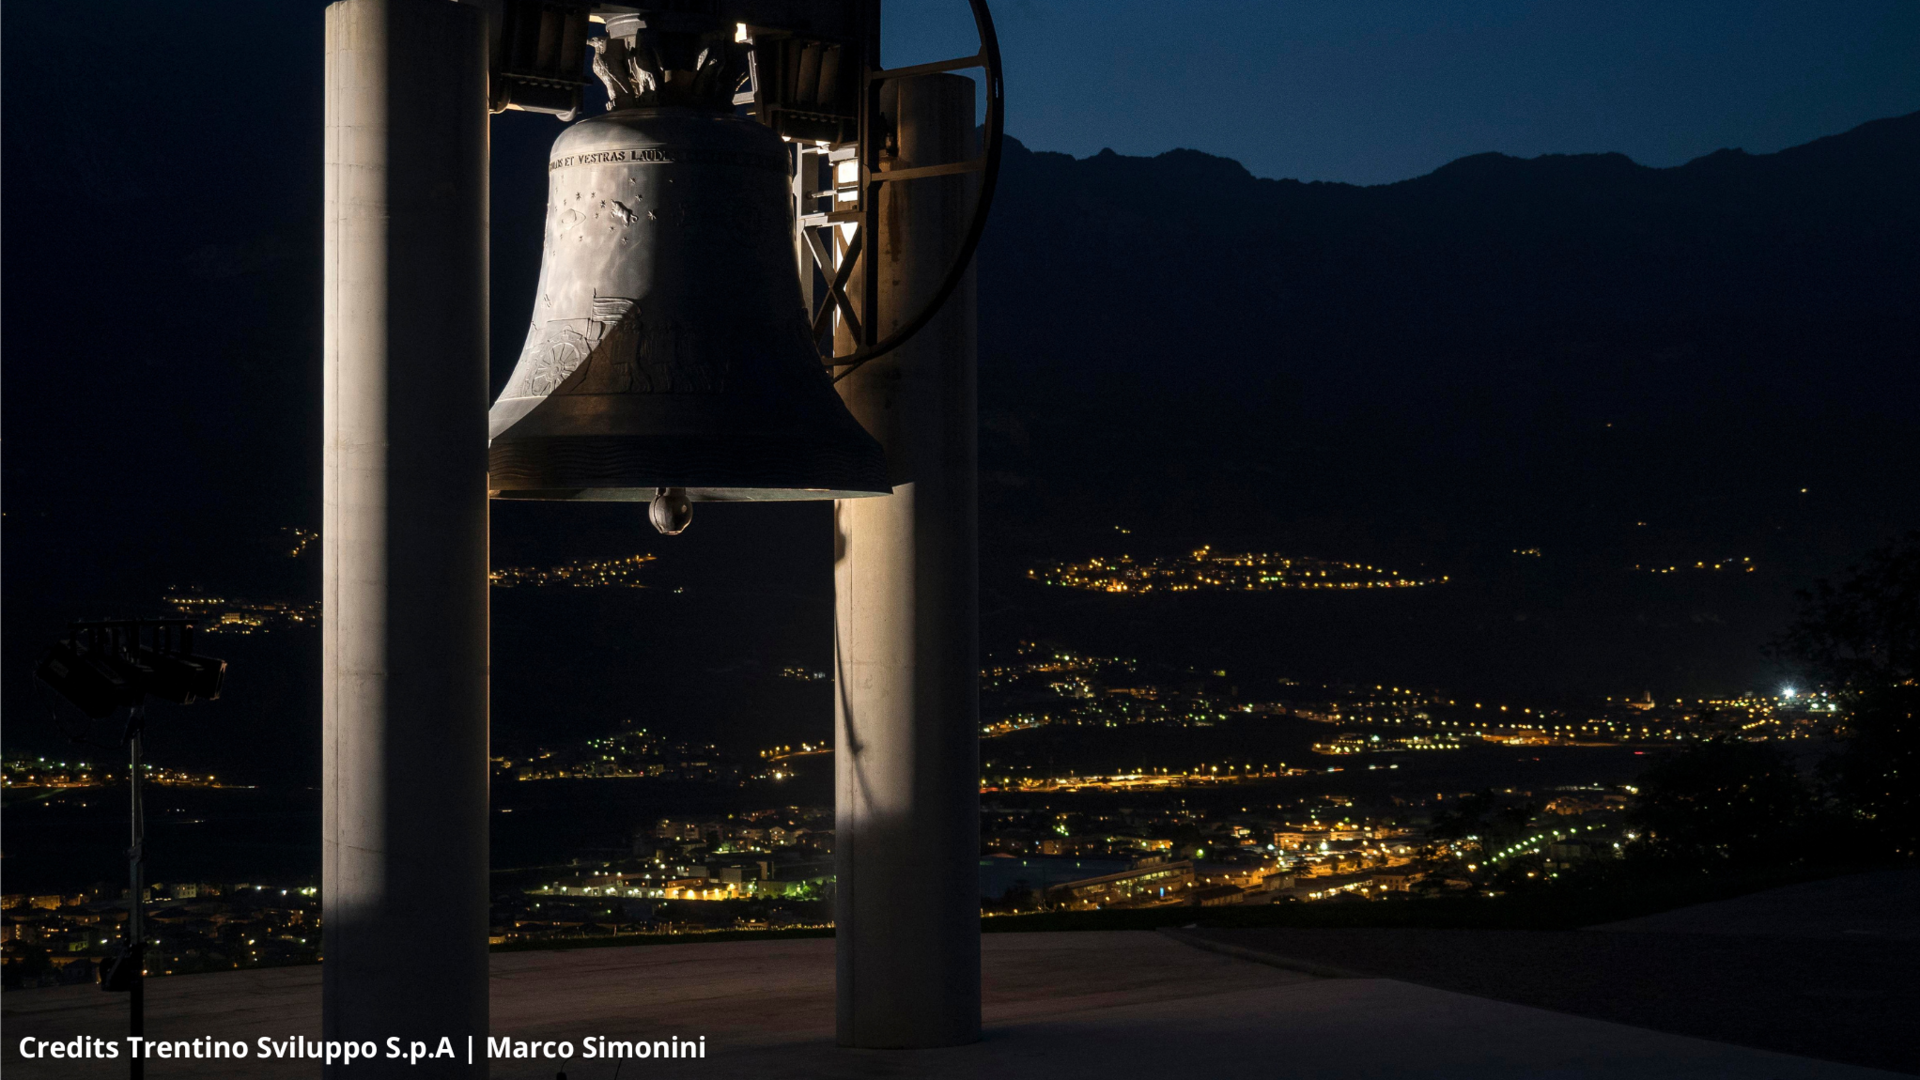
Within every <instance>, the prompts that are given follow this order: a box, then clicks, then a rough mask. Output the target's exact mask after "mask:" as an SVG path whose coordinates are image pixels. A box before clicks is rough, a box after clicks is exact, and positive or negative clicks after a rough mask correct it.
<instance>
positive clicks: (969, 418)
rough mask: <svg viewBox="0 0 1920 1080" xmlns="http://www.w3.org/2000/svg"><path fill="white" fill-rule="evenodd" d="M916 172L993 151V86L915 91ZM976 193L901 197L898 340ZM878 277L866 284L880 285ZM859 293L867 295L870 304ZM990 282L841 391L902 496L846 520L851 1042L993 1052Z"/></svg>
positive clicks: (839, 914)
mask: <svg viewBox="0 0 1920 1080" xmlns="http://www.w3.org/2000/svg"><path fill="white" fill-rule="evenodd" d="M897 86H898V91H897V98H895V95H894V93H892V92H890V93H889V94H888V98H889V99H890V104H891V108H890V110H889V111H890V112H891V114H892V115H894V116H895V117H896V118H897V124H898V131H899V143H900V156H899V159H898V165H897V167H899V168H910V167H913V166H917V165H934V164H941V163H944V162H952V161H961V160H964V159H965V158H967V157H969V156H970V155H971V154H972V152H973V143H974V138H973V127H974V124H973V103H974V83H973V80H971V79H967V78H964V77H962V76H957V75H945V74H940V75H925V76H919V77H916V78H912V79H907V80H903V81H902V82H900V83H898V84H897ZM974 183H975V181H974V178H973V177H972V176H969V175H963V176H953V177H941V178H933V179H919V180H909V181H905V182H902V183H899V184H888V185H885V186H884V187H883V188H882V195H881V199H880V215H879V216H880V220H881V223H882V227H881V230H880V259H879V264H878V265H879V273H880V275H881V276H880V283H879V293H880V309H881V325H880V334H881V336H885V335H886V334H887V333H888V332H889V331H891V330H892V328H893V327H894V326H896V325H898V324H899V323H900V322H901V321H903V320H904V319H905V318H907V317H909V316H911V315H912V313H913V312H912V309H913V308H915V307H917V306H918V305H919V304H920V303H921V302H922V301H923V300H924V298H925V297H927V296H930V295H931V294H932V292H933V290H934V288H935V286H936V285H937V284H938V281H939V279H940V277H941V275H942V274H943V273H944V272H945V270H946V268H947V266H948V265H949V263H950V262H951V261H952V258H953V255H954V253H955V252H956V251H957V250H958V249H959V245H960V242H961V239H962V231H963V230H964V229H965V227H966V222H967V217H968V214H969V212H970V210H971V207H972V201H973V190H974ZM864 269H866V268H862V270H863V271H864ZM858 277H859V275H858V274H856V275H855V281H854V285H855V286H856V287H855V288H853V289H850V290H849V291H850V292H851V293H852V294H853V295H855V296H858V295H859V294H860V293H859V288H858V286H859V280H858ZM975 321H976V317H975V307H974V285H973V279H972V276H971V272H969V276H968V278H967V280H966V281H965V282H964V283H963V284H962V285H961V287H960V288H959V289H958V290H957V291H955V293H954V294H953V296H952V297H951V298H950V299H949V300H948V301H947V303H946V305H945V307H944V309H943V310H942V311H941V313H940V315H939V316H938V317H936V318H935V319H934V320H933V322H932V323H931V324H929V325H928V326H927V327H926V328H925V329H923V330H921V331H920V333H919V334H918V335H917V336H916V337H915V338H914V339H913V340H912V342H911V343H910V344H908V345H907V346H906V347H904V348H902V349H900V350H899V351H897V352H895V353H892V354H891V355H889V356H887V357H884V358H882V359H879V360H876V361H873V362H872V363H869V364H867V365H865V366H864V367H862V368H860V369H859V370H857V371H855V372H854V373H853V374H852V375H851V376H849V377H848V378H846V379H845V380H843V381H842V382H841V383H840V384H839V385H840V390H841V395H842V397H844V398H845V399H846V402H847V405H848V407H849V408H850V409H852V410H853V414H854V416H856V417H858V418H859V419H860V422H861V423H863V424H865V425H866V428H867V430H868V431H870V432H872V433H873V434H874V435H875V436H876V437H877V438H878V439H879V440H880V442H881V444H882V445H883V446H885V447H886V451H887V460H888V465H889V468H890V469H891V470H892V473H893V476H892V480H893V485H894V488H893V494H892V495H888V496H883V497H879V498H869V499H848V500H844V501H841V502H838V503H836V504H835V505H834V589H835V601H836V606H835V616H834V618H835V627H834V646H835V669H834V675H835V689H836V695H835V708H834V720H835V727H834V737H835V743H834V746H835V749H834V770H835V779H836V790H835V831H834V863H835V871H836V875H837V878H838V892H837V897H836V901H835V909H834V917H835V923H836V926H837V931H836V934H837V940H836V952H837V955H838V961H839V964H838V972H837V974H838V984H839V1000H838V1006H839V1033H838V1034H839V1041H840V1044H841V1045H842V1046H857V1047H875V1048H880V1047H932V1046H953V1045H957V1044H960V1043H969V1042H973V1041H976V1040H977V1039H979V1037H980V886H979V877H980V872H979V857H980V810H979V806H980V747H979V715H980V708H979V704H980V688H979V681H980V662H979V624H980V604H979V540H978V511H977V500H976V497H975V487H976V474H977V471H978V465H977V457H978V455H977V436H976V432H975V428H976V421H975V416H976V412H977V408H976V403H975V397H974V368H975V355H974V353H975Z"/></svg>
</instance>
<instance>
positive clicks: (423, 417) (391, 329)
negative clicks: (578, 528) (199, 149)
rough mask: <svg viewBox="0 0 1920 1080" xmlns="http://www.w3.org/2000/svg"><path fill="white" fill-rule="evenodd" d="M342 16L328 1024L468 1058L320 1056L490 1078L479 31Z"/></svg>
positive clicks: (377, 1) (331, 193)
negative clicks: (443, 1044) (444, 1044)
mask: <svg viewBox="0 0 1920 1080" xmlns="http://www.w3.org/2000/svg"><path fill="white" fill-rule="evenodd" d="M326 35H327V44H326V84H327V89H326V93H327V105H326V248H325V262H326V266H325V305H326V330H325V345H324V351H325V364H326V378H325V439H326V445H325V450H324V460H325V466H324V468H325V480H324V498H325V510H324V528H323V533H322V552H323V562H324V568H323V575H324V583H323V602H324V605H325V607H324V621H323V624H322V625H323V635H324V640H325V644H324V655H323V661H322V663H323V666H322V676H321V678H322V682H323V688H322V705H321V708H322V714H323V720H324V725H325V726H324V734H323V751H322V752H323V762H324V764H323V769H324V789H323V790H324V794H323V803H324V810H323V814H324V819H323V824H322V829H323V838H322V857H323V860H324V867H323V876H322V887H321V903H322V910H323V917H324V919H325V931H324V934H323V937H322V948H323V951H324V968H323V972H322V979H323V991H322V993H323V1005H322V1029H323V1031H324V1037H325V1038H327V1039H340V1040H348V1039H351V1040H378V1041H380V1044H381V1049H382V1052H384V1050H385V1039H386V1038H387V1037H389V1036H398V1037H399V1038H400V1039H401V1040H402V1041H403V1045H404V1044H405V1043H406V1042H407V1041H411V1040H415V1039H418V1040H422V1041H425V1042H427V1044H428V1046H429V1047H432V1048H435V1049H437V1048H438V1047H439V1045H440V1044H439V1040H440V1039H441V1038H442V1037H446V1038H447V1039H448V1040H449V1046H450V1048H451V1049H453V1050H454V1051H455V1055H456V1056H455V1057H454V1059H453V1060H452V1061H448V1060H446V1059H429V1060H428V1061H425V1062H422V1063H421V1064H419V1065H414V1066H409V1065H408V1063H407V1062H406V1061H405V1060H404V1059H402V1060H398V1061H390V1060H386V1059H384V1058H380V1059H375V1060H374V1061H372V1062H370V1063H360V1062H356V1063H354V1064H352V1065H351V1066H346V1067H344V1068H343V1067H341V1066H334V1067H333V1068H331V1069H329V1070H328V1072H329V1075H347V1076H352V1077H372V1076H395V1077H400V1076H405V1077H409V1078H413V1080H420V1078H422V1077H429V1076H453V1075H459V1076H467V1077H480V1076H484V1075H486V1071H487V1068H486V1056H485V1054H486V1044H485V1039H486V1032H487V902H488V895H487V42H486V28H485V23H484V18H483V14H482V12H481V10H480V9H478V8H475V7H472V6H468V5H465V4H456V3H449V2H448V0H341V2H339V3H336V4H333V5H331V6H329V7H328V8H327V17H326ZM469 1037H472V1038H473V1039H474V1040H475V1045H474V1047H473V1062H474V1063H473V1064H472V1065H469V1064H467V1053H468V1041H467V1040H468V1038H469Z"/></svg>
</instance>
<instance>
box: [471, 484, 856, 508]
mask: <svg viewBox="0 0 1920 1080" xmlns="http://www.w3.org/2000/svg"><path fill="white" fill-rule="evenodd" d="M662 487H679V485H676V484H659V485H650V486H645V487H597V488H489V489H488V490H487V497H488V498H489V499H500V500H502V501H504V502H624V503H646V502H652V501H653V497H654V495H655V494H656V493H657V492H658V490H659V488H662ZM681 490H683V491H684V492H685V493H686V496H687V499H688V501H690V502H709V503H748V502H824V501H826V500H829V499H832V500H839V499H871V498H877V497H879V496H882V495H891V494H893V491H892V489H890V488H889V489H886V490H880V491H870V490H866V489H861V488H774V487H769V488H744V487H739V488H722V487H706V488H703V487H687V488H681Z"/></svg>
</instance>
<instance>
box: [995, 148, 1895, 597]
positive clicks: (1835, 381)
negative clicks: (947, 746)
mask: <svg viewBox="0 0 1920 1080" xmlns="http://www.w3.org/2000/svg"><path fill="white" fill-rule="evenodd" d="M1916 191H1920V113H1916V114H1912V115H1907V116H1902V117H1898V118H1893V119H1887V120H1879V121H1874V122H1871V123H1868V124H1863V125H1861V126H1860V127H1858V128H1855V129H1854V130H1852V131H1849V132H1846V133H1845V134H1841V135H1836V136H1832V137H1829V138H1823V139H1820V140H1817V141H1815V142H1812V143H1808V144H1806V145H1804V146H1798V147H1793V148H1791V149H1787V150H1783V151H1780V152H1778V153H1774V154H1764V155H1753V154H1747V153H1745V152H1743V151H1739V150H1722V151H1718V152H1715V153H1712V154H1709V155H1707V156H1705V157H1702V158H1699V159H1697V160H1694V161H1691V162H1689V163H1687V164H1685V165H1681V166H1678V167H1675V168H1666V169H1655V168H1648V167H1645V166H1641V165H1638V164H1635V163H1634V162H1633V161H1631V160H1630V159H1628V158H1626V157H1625V156H1623V155H1620V154H1584V155H1550V156H1546V157H1540V158H1534V159H1530V160H1522V159H1516V158H1512V157H1507V156H1505V155H1501V154H1479V155H1474V156H1472V157H1467V158H1462V159H1460V160H1457V161H1454V162H1452V163H1450V164H1448V165H1446V166H1444V167H1442V168H1440V169H1437V170H1435V171H1434V172H1432V173H1430V174H1428V175H1426V176H1421V177H1418V178H1415V179H1411V180H1406V181H1403V182H1400V183H1394V184H1384V185H1379V186H1373V187H1356V186H1352V185H1346V184H1335V183H1300V182H1297V181H1290V180H1266V179H1259V178H1256V177H1254V176H1252V175H1250V174H1249V173H1248V172H1247V171H1246V170H1245V169H1244V168H1242V167H1241V166H1240V165H1238V164H1237V163H1235V162H1233V161H1229V160H1226V159H1223V158H1218V157H1213V156H1210V155H1207V154H1203V153H1199V152H1196V151H1192V150H1173V151H1169V152H1167V153H1165V154H1161V155H1159V156H1157V157H1153V158H1133V157H1124V156H1120V155H1117V154H1114V153H1113V152H1111V151H1103V152H1101V153H1100V154H1097V155H1095V156H1093V157H1089V158H1085V159H1079V160H1076V159H1074V158H1071V157H1068V156H1066V155H1063V154H1055V153H1045V152H1035V151H1031V150H1028V149H1026V148H1025V147H1023V146H1020V145H1018V144H1017V143H1010V145H1009V148H1008V152H1007V155H1006V163H1005V166H1004V172H1003V178H1002V181H1001V187H1000V195H999V196H998V198H997V201H996V204H995V208H994V217H993V220H992V223H991V225H990V227H989V230H988V233H987V235H986V237H985V239H984V241H983V244H982V248H981V253H980V256H979V259H980V268H981V270H980V283H981V284H980V297H981V299H980V312H981V331H980V340H981V355H982V359H981V401H982V407H983V414H984V439H983V447H984V449H983V454H984V461H983V468H984V469H985V470H986V472H987V478H986V491H985V497H986V499H987V505H988V506H989V507H990V508H991V509H990V512H992V513H994V514H996V515H998V516H999V518H1000V519H1001V520H1002V521H1003V522H1004V523H1006V524H1007V525H1008V526H1009V529H1010V532H1009V535H1012V536H1016V537H1025V538H1027V539H1028V540H1030V541H1031V542H1033V543H1034V544H1043V545H1044V544H1045V543H1058V541H1059V539H1060V537H1061V535H1062V532H1063V530H1064V531H1065V532H1067V533H1072V532H1073V531H1074V530H1075V529H1080V530H1081V531H1083V532H1085V533H1086V535H1087V536H1088V537H1089V538H1091V537H1092V536H1095V535H1098V533H1099V530H1101V529H1109V530H1110V524H1124V525H1126V526H1127V527H1129V528H1132V529H1135V530H1145V531H1146V532H1147V533H1148V534H1150V535H1155V536H1164V537H1165V538H1166V539H1167V540H1168V541H1169V542H1172V541H1173V540H1175V539H1180V540H1183V541H1184V540H1186V539H1193V538H1199V537H1203V536H1210V535H1216V534H1220V533H1223V532H1224V533H1229V534H1237V535H1242V536H1246V537H1248V538H1250V539H1251V538H1255V537H1259V536H1273V535H1275V534H1279V535H1283V536H1285V535H1295V536H1300V537H1301V538H1303V539H1306V540H1320V541H1324V542H1341V543H1364V544H1368V545H1372V546H1375V547H1378V546H1381V545H1384V546H1387V547H1389V548H1394V549H1399V550H1403V551H1404V552H1406V553H1408V554H1413V553H1415V552H1416V551H1419V552H1424V553H1425V554H1428V555H1432V554H1437V553H1438V552H1437V551H1436V549H1435V545H1436V544H1437V545H1438V546H1439V548H1440V549H1444V550H1447V551H1450V552H1453V553H1455V554H1459V553H1461V552H1463V551H1466V550H1472V549H1476V548H1481V547H1485V548H1497V549H1499V550H1501V551H1507V550H1510V549H1511V548H1514V547H1523V546H1530V545H1532V544H1539V543H1548V544H1553V545H1555V546H1557V547H1559V548H1561V549H1562V550H1567V549H1570V548H1571V549H1578V550H1588V551H1594V552H1596V553H1599V552H1603V551H1604V552H1605V554H1604V555H1600V554H1597V555H1596V557H1601V558H1606V559H1617V557H1618V556H1619V554H1620V552H1618V551H1616V550H1614V549H1615V548H1616V547H1617V544H1615V543H1614V541H1616V540H1622V539H1624V538H1626V537H1628V536H1629V535H1630V534H1631V533H1632V531H1633V530H1644V529H1654V530H1656V531H1657V532H1659V533H1661V534H1664V535H1667V536H1668V537H1669V538H1670V539H1671V541H1672V543H1673V544H1674V545H1677V546H1680V547H1688V546H1691V547H1698V548H1701V549H1702V550H1707V549H1712V548H1714V547H1716V546H1726V545H1728V544H1736V545H1737V544H1752V543H1755V542H1758V540H1759V539H1760V538H1762V537H1763V536H1764V537H1773V536H1774V534H1777V533H1782V532H1789V531H1791V532H1793V533H1794V535H1795V536H1799V537H1802V538H1803V539H1805V540H1807V541H1808V542H1809V543H1810V544H1811V545H1812V547H1811V549H1810V550H1809V551H1807V552H1805V553H1804V554H1805V555H1806V557H1807V558H1808V559H1810V560H1811V561H1812V562H1815V563H1817V562H1818V561H1819V559H1820V558H1823V557H1827V556H1830V555H1831V554H1832V553H1834V552H1839V551H1847V550H1856V549H1857V548H1858V547H1859V546H1860V545H1861V544H1862V543H1863V538H1865V537H1870V536H1873V535H1877V534H1878V532H1879V531H1882V530H1884V529H1885V528H1887V527H1889V526H1890V525H1892V524H1897V523H1898V520H1901V519H1905V518H1910V517H1911V514H1912V509H1911V506H1912V503H1913V502H1914V500H1913V499H1912V495H1913V493H1914V492H1915V491H1920V483H1916V481H1917V480H1920V472H1916V467H1917V466H1920V455H1917V454H1916V453H1915V452H1914V451H1915V450H1916V448H1917V444H1916V441H1915V437H1916V431H1917V430H1920V429H1917V428H1916V424H1915V416H1916V410H1914V409H1913V408H1912V402H1913V401H1914V400H1916V393H1915V391H1916V390H1920V375H1917V374H1916V372H1917V371H1920V369H1917V368H1916V366H1915V363H1914V361H1915V360H1916V359H1920V357H1916V352H1917V351H1920V349H1917V348H1916V342H1920V303H1916V301H1917V300H1920V199H1916V198H1915V197H1914V193H1915V192H1916ZM1801 488H1808V489H1810V493H1813V492H1817V493H1818V500H1819V501H1818V510H1817V516H1818V518H1819V519H1820V520H1819V521H1818V522H1813V521H1808V520H1804V519H1805V518H1806V517H1807V516H1808V515H1809V513H1813V511H1810V509H1809V504H1808V503H1807V502H1805V501H1802V500H1800V499H1799V491H1800V489H1801ZM1901 492H1904V493H1905V497H1904V498H1901V497H1899V493H1901ZM1641 521H1650V524H1649V525H1646V526H1641V525H1638V524H1637V523H1638V522H1641ZM1640 535H1641V536H1643V537H1644V536H1646V535H1651V534H1646V533H1642V534H1640ZM1522 541H1524V543H1523V542H1522Z"/></svg>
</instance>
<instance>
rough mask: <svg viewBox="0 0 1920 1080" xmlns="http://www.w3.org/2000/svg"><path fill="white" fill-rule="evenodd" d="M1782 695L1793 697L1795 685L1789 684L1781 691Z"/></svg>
mask: <svg viewBox="0 0 1920 1080" xmlns="http://www.w3.org/2000/svg"><path fill="white" fill-rule="evenodd" d="M1781 696H1782V697H1785V698H1788V699H1791V698H1792V697H1793V687H1791V686H1789V687H1787V688H1786V689H1785V690H1783V691H1781Z"/></svg>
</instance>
